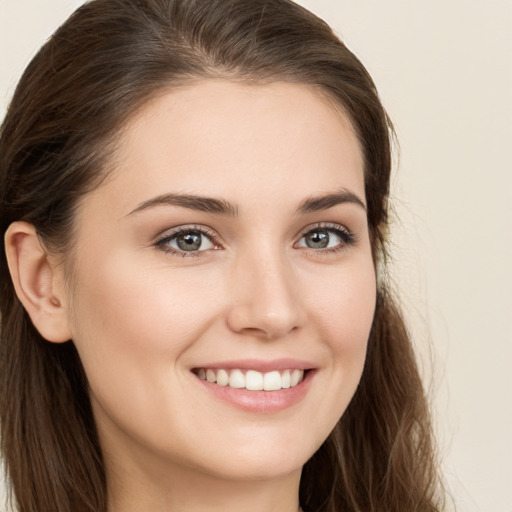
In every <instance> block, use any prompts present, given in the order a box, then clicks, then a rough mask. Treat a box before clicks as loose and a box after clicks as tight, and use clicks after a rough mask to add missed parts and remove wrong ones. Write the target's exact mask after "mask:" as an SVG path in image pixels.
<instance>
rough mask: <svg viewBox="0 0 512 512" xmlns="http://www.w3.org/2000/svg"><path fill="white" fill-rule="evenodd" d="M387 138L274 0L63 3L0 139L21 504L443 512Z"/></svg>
mask: <svg viewBox="0 0 512 512" xmlns="http://www.w3.org/2000/svg"><path fill="white" fill-rule="evenodd" d="M391 133H392V130H391V125H390V123H389V120H388V118H387V115H386V113H385V111H384V109H383V107H382V105H381V104H380V101H379V99H378V96H377V93H376V90H375V87H374V84H373V82H372V80H371V78H370V77H369V75H368V74H367V72H366V70H365V69H364V67H363V66H362V65H361V63H360V62H359V61H358V60H357V59H356V57H355V56H354V55H353V54H351V53H350V51H349V50H348V49H347V48H346V47H345V46H344V45H343V44H342V43H341V42H340V41H339V40H338V39H337V38H336V37H335V36H334V35H333V33H332V32H331V30H330V29H329V28H328V26H326V25H325V24H324V23H323V22H322V21H321V20H319V19H318V18H316V17H314V16H313V15H312V14H310V13H309V12H307V11H306V10H304V9H302V8H301V7H299V6H297V5H295V4H294V3H292V2H290V1H288V0H209V1H204V0H203V1H199V0H188V1H185V0H94V1H92V2H89V3H87V4H86V5H84V6H83V7H82V8H80V9H79V10H78V11H77V12H76V13H75V14H74V15H72V16H71V18H70V19H69V20H68V21H67V22H66V23H65V24H64V25H63V26H62V27H61V28H60V29H59V30H58V31H57V32H56V33H55V34H54V36H53V37H52V38H51V39H50V40H49V41H48V43H47V44H46V45H45V46H44V47H43V48H42V50H41V51H40V52H39V54H38V55H37V56H36V57H35V58H34V60H33V61H32V63H31V64H30V65H29V67H28V68H27V70H26V72H25V74H24V76H23V77H22V79H21V81H20V84H19V85H18V88H17V90H16V92H15V95H14V98H13V100H12V103H11V105H10V108H9V110H8V113H7V116H6V119H5V121H4V124H3V126H2V131H1V134H0V136H1V138H0V172H1V183H2V186H1V194H2V196H1V216H0V219H1V223H2V232H3V233H5V256H2V263H1V282H2V299H1V307H2V345H1V347H2V349H1V350H2V352H1V364H2V377H1V378H2V384H1V397H2V399H1V422H2V451H3V454H4V459H5V464H6V468H7V472H8V476H9V481H10V484H11V486H12V489H13V492H14V496H15V503H16V505H17V507H18V509H19V511H20V512H29V511H30V512H32V511H34V512H35V511H38V512H41V511H59V512H60V511H73V512H75V511H109V512H129V511H135V510H151V511H173V512H177V511H182V510H187V511H195V510H202V511H205V510H219V509H222V510H227V511H230V510H234V509H235V508H236V509H237V510H238V509H243V510H247V511H260V510H276V511H277V510H279V511H283V512H288V511H296V510H298V509H299V507H302V509H303V510H304V511H305V512H308V511H309V512H319V511H384V510H386V511H388V510H389V511H391V510H396V511H404V510H418V511H433V510H439V509H440V506H441V505H440V504H439V502H438V501H437V496H436V493H437V485H438V480H437V474H436V467H435V462H434V457H433V448H432V440H431V433H430V423H429V417H428V408H427V405H426V401H425V398H424V395H423V391H422V387H421V382H420V379H419V376H418V372H417V368H416V365H415V361H414V355H413V352H412V348H411V345H410V342H409V339H408V336H407V332H406V329H405V327H404V324H403V321H402V318H401V316H400V313H399V311H398V309H397V308H396V307H395V305H394V303H393V300H392V297H391V296H390V294H389V291H388V289H387V288H388V285H387V283H386V278H385V265H384V264H385V254H386V253H385V251H386V247H385V242H386V236H387V207H388V206H387V201H388V192H389V175H390V166H391V164H390V160H391V157H390V137H391ZM3 252H4V251H2V253H3Z"/></svg>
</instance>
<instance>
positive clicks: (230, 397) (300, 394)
mask: <svg viewBox="0 0 512 512" xmlns="http://www.w3.org/2000/svg"><path fill="white" fill-rule="evenodd" d="M314 373H315V372H314V371H313V370H308V371H307V372H306V374H305V375H304V379H303V380H302V381H301V382H300V383H299V384H297V385H296V386H294V387H293V388H287V389H280V390H277V391H249V390H248V389H245V388H241V389H237V388H231V387H229V386H219V385H218V384H215V383H212V382H208V381H207V380H202V379H200V378H199V377H197V376H196V375H195V374H194V376H195V378H196V380H197V382H198V383H199V384H202V385H203V386H204V388H205V389H206V390H207V391H208V392H209V393H212V394H213V395H215V396H216V397H217V398H219V399H221V400H223V401H225V402H229V403H231V404H232V405H234V406H236V407H238V408H239V409H243V410H245V411H248V412H257V413H273V412H279V411H283V410H285V409H288V408H289V407H291V406H292V405H295V404H296V403H298V402H300V401H301V400H302V399H303V398H304V396H305V395H306V393H307V392H308V389H309V386H310V384H311V380H312V379H313V376H314Z"/></svg>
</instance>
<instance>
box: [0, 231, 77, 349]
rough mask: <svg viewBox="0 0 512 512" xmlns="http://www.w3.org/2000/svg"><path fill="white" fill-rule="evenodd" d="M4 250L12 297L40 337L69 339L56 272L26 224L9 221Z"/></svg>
mask: <svg viewBox="0 0 512 512" xmlns="http://www.w3.org/2000/svg"><path fill="white" fill-rule="evenodd" d="M5 251H6V256H7V263H8V265H9V271H10V273H11V278H12V281H13V283H14V288H15V290H16V295H17V296H18V299H19V300H20V301H21V303H22V304H23V306H24V308H25V310H26V311H27V313H28V314H29V316H30V319H31V320H32V323H33V324H34V326H35V327H36V329H37V330H38V331H39V333H40V334H41V336H42V337H43V338H45V339H46V340H48V341H51V342H53V343H62V342H65V341H68V340H69V339H71V332H70V328H69V319H68V316H67V311H66V308H65V307H64V306H65V304H64V299H65V297H64V291H63V290H62V289H60V288H61V286H60V285H59V284H58V283H61V281H60V280H59V279H57V274H58V272H59V271H60V270H57V269H56V268H55V266H54V265H52V263H51V261H50V259H49V257H48V254H47V252H46V251H45V250H44V248H43V246H42V245H41V242H40V240H39V237H38V236H37V232H36V230H35V228H34V226H32V224H29V223H28V222H21V221H18V222H13V223H12V224H11V225H10V226H9V228H8V229H7V231H6V233H5Z"/></svg>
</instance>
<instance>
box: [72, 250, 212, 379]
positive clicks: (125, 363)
mask: <svg viewBox="0 0 512 512" xmlns="http://www.w3.org/2000/svg"><path fill="white" fill-rule="evenodd" d="M94 263H95V262H94V260H90V264H89V265H87V268H85V267H82V268H81V271H80V276H86V278H85V279H84V278H82V279H81V280H80V281H79V282H77V283H76V289H77V290H79V293H78V294H77V297H76V300H75V302H76V308H75V314H74V318H73V322H72V324H73V326H74V332H73V334H74V336H73V338H74V340H75V344H76V345H77V349H78V351H79V353H80V357H81V359H82V362H83V364H84V367H85V369H86V373H87V375H88V377H89V380H90V382H91V386H94V383H98V385H102V386H106V385H107V383H108V385H111V383H112V382H113V381H115V380H117V381H119V382H120V385H122V382H123V378H124V377H125V375H123V374H125V373H127V372H129V373H130V378H131V380H133V379H136V378H140V379H142V378H144V379H149V380H151V379H155V380H156V379H157V376H158V375H167V374H168V370H169V368H170V366H171V365H172V364H174V363H175V362H176V361H177V359H178V358H179V357H180V355H181V354H182V353H183V352H184V351H185V350H186V349H187V348H188V347H189V346H190V345H191V344H193V342H194V340H196V339H198V338H200V337H201V335H202V333H203V332H204V331H205V330H207V329H208V327H209V325H210V324H211V322H213V321H214V320H215V318H216V317H217V316H218V315H219V314H218V312H217V311H216V301H215V297H214V295H215V290H214V289H213V287H211V286H206V287H205V286H202V287H201V288H200V291H201V293H199V291H198V287H199V286H201V284H202V282H201V281H200V279H199V277H198V278H197V279H195V278H194V276H193V275H192V276H191V275H190V274H188V275H185V274H186V273H182V274H180V273H176V272H174V273H172V274H171V273H170V272H169V270H168V269H165V268H162V267H158V268H155V267H152V266H148V265H147V264H146V265H141V264H138V263H137V259H136V258H135V259H134V258H133V257H128V256H126V257H123V254H122V253H121V254H116V255H115V257H113V256H112V257H108V258H107V257H105V258H103V259H102V261H101V262H100V261H96V264H94ZM158 368H162V369H163V370H164V371H163V372H155V369H158ZM151 376H153V377H151Z"/></svg>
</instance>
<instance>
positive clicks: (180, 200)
mask: <svg viewBox="0 0 512 512" xmlns="http://www.w3.org/2000/svg"><path fill="white" fill-rule="evenodd" d="M162 205H167V206H181V207H182V208H188V209H190V210H199V211H201V212H208V213H215V214H217V215H228V216H230V217H236V216H237V215H238V207H237V206H236V205H234V204H232V203H230V202H229V201H226V200H224V199H215V198H213V197H203V196H196V195H192V194H163V195H161V196H157V197H154V198H152V199H149V200H148V201H144V202H142V203H140V204H139V205H138V206H137V208H135V210H132V211H131V212H130V213H129V214H128V215H133V214H134V213H137V212H140V211H142V210H147V209H148V208H153V207H155V206H162Z"/></svg>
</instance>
